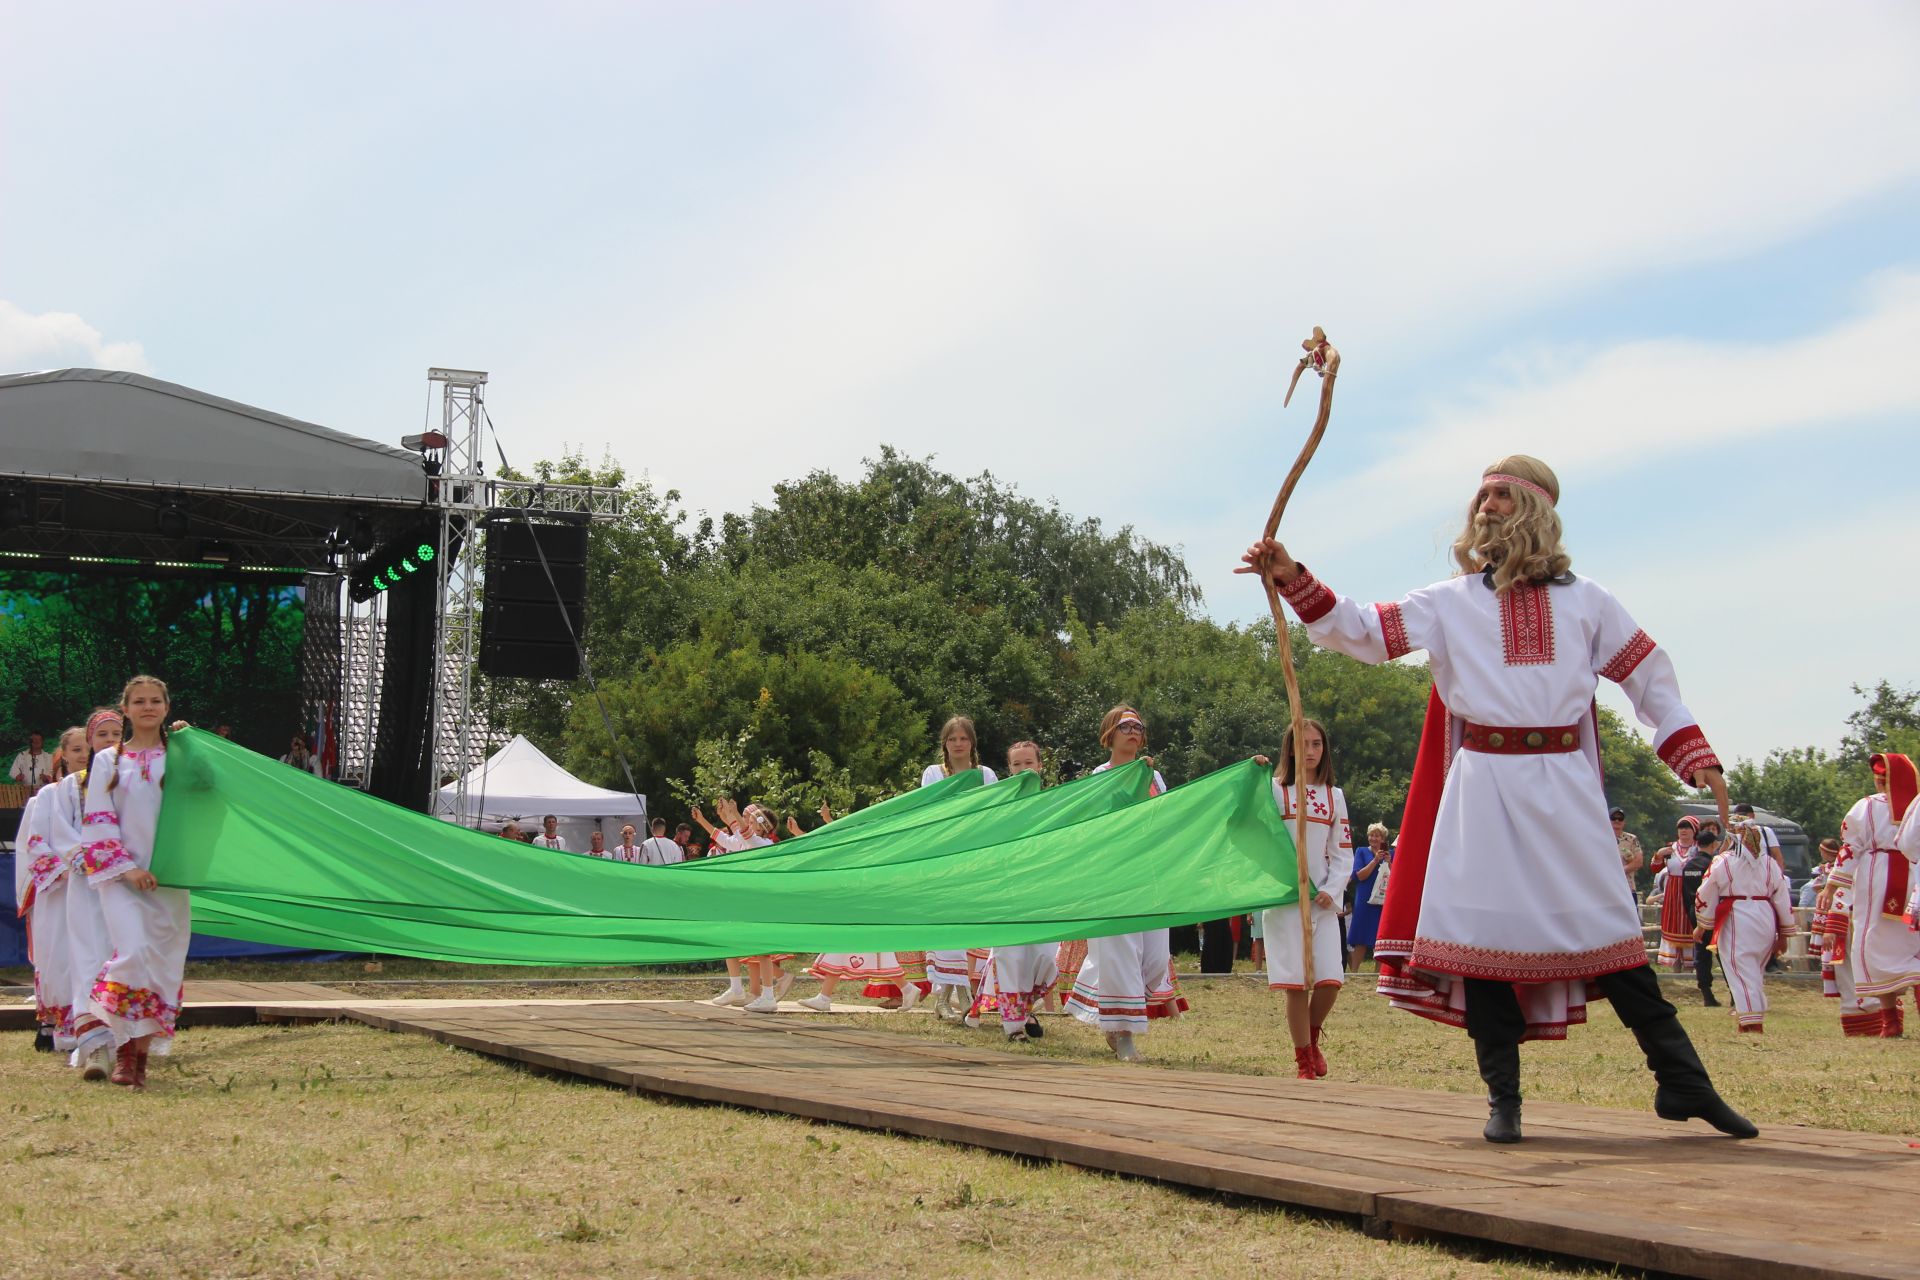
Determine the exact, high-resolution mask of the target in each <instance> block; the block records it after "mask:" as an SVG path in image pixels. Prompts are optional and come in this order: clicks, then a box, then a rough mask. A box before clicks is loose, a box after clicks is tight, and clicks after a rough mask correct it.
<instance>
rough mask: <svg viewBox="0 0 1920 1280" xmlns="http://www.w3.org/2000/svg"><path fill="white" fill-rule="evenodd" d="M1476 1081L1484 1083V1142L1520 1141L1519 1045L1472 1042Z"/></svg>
mask: <svg viewBox="0 0 1920 1280" xmlns="http://www.w3.org/2000/svg"><path fill="white" fill-rule="evenodd" d="M1473 1053H1474V1057H1476V1058H1477V1059H1479V1062H1480V1078H1481V1079H1482V1080H1484V1081H1486V1082H1487V1127H1486V1128H1485V1129H1484V1130H1482V1132H1481V1136H1482V1137H1484V1138H1485V1139H1486V1140H1487V1141H1488V1142H1518V1141H1520V1046H1519V1045H1517V1044H1508V1043H1496V1042H1494V1041H1489V1040H1475V1041H1474V1042H1473Z"/></svg>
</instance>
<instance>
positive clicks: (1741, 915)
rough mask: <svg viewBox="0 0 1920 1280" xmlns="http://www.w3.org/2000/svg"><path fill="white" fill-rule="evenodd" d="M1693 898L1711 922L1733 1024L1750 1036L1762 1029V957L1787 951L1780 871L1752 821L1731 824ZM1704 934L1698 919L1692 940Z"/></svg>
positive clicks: (1789, 913)
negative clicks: (1724, 844) (1730, 997)
mask: <svg viewBox="0 0 1920 1280" xmlns="http://www.w3.org/2000/svg"><path fill="white" fill-rule="evenodd" d="M1676 887H1677V886H1676ZM1699 902H1700V912H1699V913H1700V915H1701V916H1704V917H1706V918H1707V919H1710V920H1712V921H1713V927H1712V931H1711V932H1712V938H1713V941H1712V946H1713V949H1714V950H1715V951H1717V952H1718V953H1719V954H1720V967H1721V968H1723V969H1725V970H1726V971H1727V988H1728V989H1729V990H1730V991H1732V992H1733V1019H1734V1023H1735V1025H1737V1026H1738V1027H1739V1028H1740V1030H1742V1031H1751V1032H1754V1033H1756V1034H1757V1033H1759V1032H1762V1031H1765V1030H1766V1018H1767V985H1766V982H1767V961H1768V960H1769V959H1771V958H1772V957H1774V956H1777V955H1780V954H1781V953H1783V952H1784V951H1786V949H1787V938H1788V936H1789V935H1790V934H1792V932H1793V906H1792V904H1790V903H1789V902H1788V901H1787V877H1786V874H1785V873H1784V872H1782V871H1781V870H1780V864H1779V863H1777V862H1775V861H1774V860H1773V859H1772V858H1771V857H1769V856H1768V854H1767V846H1766V843H1765V841H1764V839H1763V838H1762V837H1761V835H1760V828H1759V827H1758V825H1756V824H1754V823H1751V822H1741V823H1736V824H1735V825H1734V827H1733V829H1732V838H1731V839H1730V840H1728V842H1727V849H1726V852H1724V853H1722V854H1721V855H1720V856H1719V857H1717V858H1715V859H1714V860H1713V866H1712V867H1710V868H1708V870H1707V878H1706V879H1705V880H1703V881H1701V882H1700V895H1699ZM1708 932H1709V931H1708V927H1707V925H1706V924H1704V923H1702V924H1700V925H1699V926H1698V927H1697V928H1695V930H1694V938H1695V939H1696V940H1697V941H1698V942H1700V944H1701V945H1703V946H1704V945H1707V938H1708Z"/></svg>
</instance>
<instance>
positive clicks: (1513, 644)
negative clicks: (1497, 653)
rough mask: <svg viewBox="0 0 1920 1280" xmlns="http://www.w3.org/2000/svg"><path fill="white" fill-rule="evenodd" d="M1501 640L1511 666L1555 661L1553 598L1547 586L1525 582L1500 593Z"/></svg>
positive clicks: (1534, 665)
mask: <svg viewBox="0 0 1920 1280" xmlns="http://www.w3.org/2000/svg"><path fill="white" fill-rule="evenodd" d="M1500 643H1501V646H1502V648H1503V649H1504V650H1505V651H1506V660H1507V665H1508V666H1510V667H1537V666H1547V665H1550V664H1551V663H1552V662H1553V600H1552V597H1550V596H1549V595H1548V594H1547V589H1546V588H1545V587H1536V586H1534V585H1532V584H1531V583H1526V582H1523V583H1520V584H1518V585H1517V586H1514V587H1513V588H1511V589H1510V590H1508V591H1507V592H1505V593H1504V594H1503V595H1501V597H1500Z"/></svg>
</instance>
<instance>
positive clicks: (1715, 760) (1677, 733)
mask: <svg viewBox="0 0 1920 1280" xmlns="http://www.w3.org/2000/svg"><path fill="white" fill-rule="evenodd" d="M1655 754H1657V755H1658V756H1659V757H1660V758H1661V759H1662V760H1664V761H1665V762H1666V765H1667V768H1669V769H1671V770H1673V771H1674V773H1675V774H1676V775H1678V777H1679V779H1680V781H1682V782H1684V783H1686V784H1687V785H1688V786H1692V785H1693V776H1694V774H1696V773H1698V772H1699V771H1700V770H1702V769H1718V768H1719V767H1720V757H1719V756H1716V755H1715V754H1713V748H1712V747H1711V746H1709V745H1708V744H1707V735H1706V734H1704V733H1702V732H1700V726H1699V725H1694V724H1690V725H1688V726H1686V727H1685V728H1684V729H1676V730H1674V731H1673V732H1672V733H1671V734H1669V735H1667V740H1666V741H1665V742H1663V743H1661V744H1660V745H1659V746H1658V747H1657V748H1655Z"/></svg>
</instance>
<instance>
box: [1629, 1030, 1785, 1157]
mask: <svg viewBox="0 0 1920 1280" xmlns="http://www.w3.org/2000/svg"><path fill="white" fill-rule="evenodd" d="M1633 1035H1634V1038H1635V1039H1636V1040H1638V1041H1639V1042H1640V1049H1641V1051H1642V1052H1644V1053H1645V1054H1646V1055H1647V1066H1649V1067H1651V1068H1652V1069H1653V1078H1654V1080H1655V1081H1656V1082H1657V1087H1656V1088H1655V1089H1654V1091H1653V1113H1654V1114H1655V1115H1657V1116H1659V1117H1660V1118H1661V1119H1662V1120H1705V1121H1706V1122H1707V1123H1708V1124H1710V1125H1712V1126H1713V1127H1714V1128H1716V1129H1718V1130H1719V1131H1720V1132H1722V1133H1725V1134H1729V1135H1731V1136H1733V1137H1735V1138H1757V1137H1759V1136H1760V1130H1759V1129H1758V1128H1756V1127H1755V1126H1754V1123H1753V1121H1751V1120H1749V1119H1747V1118H1746V1117H1745V1116H1743V1115H1741V1114H1740V1113H1739V1112H1738V1111H1735V1110H1734V1109H1733V1108H1732V1107H1730V1106H1728V1105H1727V1104H1726V1103H1725V1102H1724V1101H1722V1100H1721V1097H1720V1095H1719V1094H1717V1093H1715V1092H1714V1090H1713V1081H1712V1080H1711V1079H1710V1078H1708V1076H1707V1069H1706V1067H1704V1066H1702V1065H1701V1063H1700V1055H1699V1054H1698V1053H1695V1052H1694V1049H1693V1041H1691V1040H1689V1039H1687V1031H1686V1028H1685V1027H1682V1026H1681V1025H1680V1019H1678V1018H1661V1019H1659V1020H1658V1021H1656V1022H1652V1023H1649V1024H1647V1025H1646V1026H1644V1027H1635V1028H1634V1029H1633Z"/></svg>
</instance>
